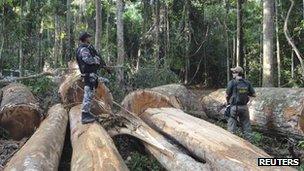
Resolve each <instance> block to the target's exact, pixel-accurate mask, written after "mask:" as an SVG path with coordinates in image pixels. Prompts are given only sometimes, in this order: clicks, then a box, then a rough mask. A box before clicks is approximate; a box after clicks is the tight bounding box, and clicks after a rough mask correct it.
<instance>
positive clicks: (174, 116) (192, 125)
mask: <svg viewBox="0 0 304 171" xmlns="http://www.w3.org/2000/svg"><path fill="white" fill-rule="evenodd" d="M147 94H149V96H148V95H147ZM153 95H154V96H153ZM155 99H158V100H155ZM168 100H169V98H165V97H164V96H163V97H162V98H160V97H159V94H157V93H155V92H149V91H137V92H133V93H131V94H129V95H128V96H127V97H126V98H125V99H124V101H123V106H124V107H125V108H126V109H127V110H128V111H131V112H134V113H136V114H138V116H139V117H140V118H142V119H143V120H144V121H145V122H146V123H147V124H148V125H149V126H151V127H153V128H154V129H156V130H158V131H159V132H161V133H163V134H165V135H166V136H168V137H171V138H172V139H174V140H175V141H177V142H179V143H180V144H182V145H183V146H184V147H185V148H187V149H188V150H189V151H190V152H191V153H192V154H194V155H195V156H197V157H199V158H200V159H202V160H205V161H207V164H210V165H211V167H212V169H214V170H223V169H224V170H250V169H251V170H264V169H265V170H271V169H273V168H261V167H258V166H257V162H256V161H257V158H259V157H270V156H269V155H267V154H266V153H265V152H264V151H262V150H261V149H259V148H257V147H255V146H253V145H252V144H250V143H248V142H246V141H245V140H243V139H241V138H239V137H237V136H235V135H233V134H231V133H229V132H227V131H226V130H224V129H222V128H220V127H218V126H215V125H213V124H211V123H209V122H206V121H204V120H201V119H198V118H195V117H192V116H190V115H188V114H185V113H184V112H183V111H181V110H180V109H174V108H172V106H174V105H173V104H170V101H168ZM149 106H151V108H149ZM162 107H169V108H165V109H162ZM206 128H207V129H206ZM287 169H289V168H287Z"/></svg>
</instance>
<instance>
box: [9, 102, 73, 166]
mask: <svg viewBox="0 0 304 171" xmlns="http://www.w3.org/2000/svg"><path fill="white" fill-rule="evenodd" d="M67 123H68V115H67V112H66V110H65V109H64V108H63V105H61V104H57V105H54V106H53V107H51V108H50V109H49V111H48V116H47V118H46V119H45V120H44V121H43V122H42V123H41V125H40V127H39V128H38V129H37V131H36V132H35V133H34V134H33V136H32V137H31V138H30V139H29V140H28V141H27V142H26V143H25V145H24V146H23V147H22V148H21V149H20V150H19V151H18V152H17V153H16V154H15V155H14V156H13V158H12V159H11V160H10V162H9V163H8V164H7V165H6V168H5V170H7V171H11V170H15V171H23V170H58V165H59V161H60V156H61V153H62V149H63V144H64V138H65V132H66V126H67Z"/></svg>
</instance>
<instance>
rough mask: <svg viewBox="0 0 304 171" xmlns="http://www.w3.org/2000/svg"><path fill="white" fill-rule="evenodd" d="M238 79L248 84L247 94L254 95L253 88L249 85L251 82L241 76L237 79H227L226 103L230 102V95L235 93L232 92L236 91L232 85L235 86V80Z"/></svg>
mask: <svg viewBox="0 0 304 171" xmlns="http://www.w3.org/2000/svg"><path fill="white" fill-rule="evenodd" d="M240 81H244V82H245V83H247V84H248V96H254V94H255V90H254V89H253V86H252V85H251V83H250V82H249V81H247V80H246V79H243V78H242V79H239V80H235V79H233V80H231V81H229V83H228V86H227V89H226V94H227V102H228V103H231V97H233V96H236V94H234V93H236V92H235V91H234V89H235V88H234V87H235V86H237V82H240Z"/></svg>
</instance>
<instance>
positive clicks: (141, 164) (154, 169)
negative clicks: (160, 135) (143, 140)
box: [126, 152, 162, 171]
mask: <svg viewBox="0 0 304 171" xmlns="http://www.w3.org/2000/svg"><path fill="white" fill-rule="evenodd" d="M129 159H130V160H127V162H126V164H127V166H128V168H129V169H130V170H132V171H145V170H150V171H160V170H162V168H161V166H160V165H159V163H158V162H157V160H156V159H155V158H152V157H147V156H144V155H141V154H140V153H138V152H132V153H131V156H130V158H129Z"/></svg>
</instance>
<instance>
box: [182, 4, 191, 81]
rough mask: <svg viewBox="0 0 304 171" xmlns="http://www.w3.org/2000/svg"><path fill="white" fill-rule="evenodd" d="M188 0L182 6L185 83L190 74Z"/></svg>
mask: <svg viewBox="0 0 304 171" xmlns="http://www.w3.org/2000/svg"><path fill="white" fill-rule="evenodd" d="M189 8H190V7H189V0H186V2H185V6H184V24H185V29H184V34H185V35H184V36H185V44H186V49H185V58H186V65H185V84H188V82H189V74H190V54H189V49H190V43H191V42H190V41H191V38H190V37H191V33H190V23H189Z"/></svg>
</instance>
